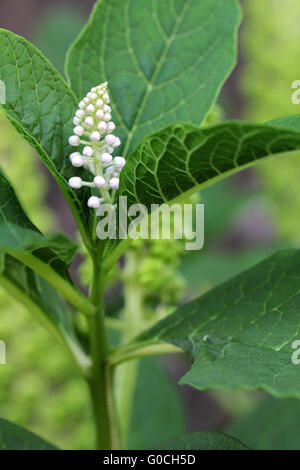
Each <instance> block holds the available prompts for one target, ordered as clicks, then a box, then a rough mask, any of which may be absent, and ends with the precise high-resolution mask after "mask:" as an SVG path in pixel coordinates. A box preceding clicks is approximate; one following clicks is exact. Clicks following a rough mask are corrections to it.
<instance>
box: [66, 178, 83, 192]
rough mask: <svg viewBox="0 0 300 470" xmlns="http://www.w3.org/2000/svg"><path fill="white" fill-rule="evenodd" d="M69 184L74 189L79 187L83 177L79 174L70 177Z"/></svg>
mask: <svg viewBox="0 0 300 470" xmlns="http://www.w3.org/2000/svg"><path fill="white" fill-rule="evenodd" d="M69 185H70V186H71V188H73V189H79V188H81V186H82V179H81V178H79V176H73V177H72V178H70V179H69Z"/></svg>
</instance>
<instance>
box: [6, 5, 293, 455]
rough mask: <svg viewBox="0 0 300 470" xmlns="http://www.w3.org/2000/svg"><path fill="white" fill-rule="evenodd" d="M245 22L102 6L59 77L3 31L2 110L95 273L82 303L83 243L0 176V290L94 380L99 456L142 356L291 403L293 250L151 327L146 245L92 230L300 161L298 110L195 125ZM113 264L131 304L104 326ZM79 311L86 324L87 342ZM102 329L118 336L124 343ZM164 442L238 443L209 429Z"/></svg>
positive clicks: (12, 432)
mask: <svg viewBox="0 0 300 470" xmlns="http://www.w3.org/2000/svg"><path fill="white" fill-rule="evenodd" d="M240 17H241V15H240V10H239V6H238V3H237V1H236V0H201V2H199V1H196V0H190V1H185V0H163V1H153V2H150V1H149V0H123V1H122V2H119V1H117V0H107V1H105V2H104V1H98V2H97V3H96V5H95V8H94V11H93V13H92V15H91V18H90V20H89V22H88V24H87V26H86V27H85V29H84V30H83V32H82V34H81V35H80V36H79V38H78V39H77V40H76V42H75V43H74V45H73V46H72V47H71V49H70V51H69V54H68V57H67V62H66V74H67V77H68V83H66V82H65V81H64V79H63V78H62V77H61V76H60V74H59V73H58V72H57V70H55V68H54V67H53V66H52V65H51V64H50V63H49V62H48V60H47V59H46V58H45V57H44V56H43V55H42V54H41V53H40V52H39V51H38V50H37V49H36V48H35V47H34V46H33V45H31V44H30V43H28V42H27V41H26V40H24V39H23V38H21V37H19V36H16V35H15V34H13V33H11V32H9V31H6V30H0V79H1V80H2V82H4V84H5V88H6V100H5V104H3V105H2V109H3V112H4V113H5V115H6V116H7V118H8V119H9V120H10V122H11V123H12V125H13V126H14V127H15V128H16V129H17V131H18V132H19V133H20V134H21V135H23V137H24V138H25V139H26V140H27V141H28V142H29V143H30V144H31V145H32V146H33V147H34V148H35V149H36V151H37V152H38V154H39V155H40V157H41V159H42V161H43V162H44V163H45V165H46V166H47V167H48V169H49V170H50V172H51V173H52V175H53V177H54V178H55V180H56V182H57V184H58V186H59V188H60V189H61V191H62V193H63V194H64V196H65V198H66V201H67V202H68V204H69V207H70V209H71V211H72V213H73V216H74V219H75V221H76V223H77V226H78V230H79V233H80V235H81V238H82V242H83V244H84V246H85V251H86V253H87V256H88V257H89V260H90V263H91V265H92V276H91V277H92V279H91V283H90V289H89V294H88V296H85V295H84V294H83V293H82V292H81V290H80V289H79V288H78V287H77V286H76V285H75V282H74V280H73V279H72V278H71V275H70V273H69V266H70V263H71V262H72V259H73V257H74V255H75V253H76V250H77V245H76V244H75V243H74V242H73V241H71V240H70V239H69V238H68V237H67V236H65V235H62V234H56V235H52V236H45V235H43V234H42V233H41V232H40V231H39V229H38V228H37V227H36V226H35V225H34V224H33V223H32V222H31V221H30V220H29V218H28V217H27V215H26V213H25V211H24V210H23V208H22V206H21V204H20V202H19V200H18V198H17V196H16V194H15V191H14V189H13V187H12V186H11V184H10V183H9V181H8V179H7V178H6V176H5V175H4V174H3V173H1V177H0V201H1V211H0V248H1V276H0V282H1V284H2V285H3V286H4V287H5V289H6V290H7V291H8V292H10V293H11V295H13V296H14V297H15V298H17V299H18V300H20V301H21V302H22V303H23V304H24V305H25V306H27V307H28V309H29V310H30V311H33V312H35V313H37V314H38V315H39V317H40V318H41V319H42V321H43V322H44V324H45V326H46V327H47V328H48V329H49V331H50V332H51V333H52V334H53V335H54V336H55V338H56V339H57V340H58V341H59V343H60V344H61V346H62V347H63V348H64V350H65V351H66V353H67V354H68V355H69V358H70V361H72V363H73V364H74V365H75V367H76V368H77V370H78V373H79V374H81V376H82V378H83V380H85V381H86V382H87V384H88V387H89V390H90V396H91V403H92V407H93V410H94V420H95V427H96V434H97V442H96V448H98V449H117V448H122V447H124V445H125V444H124V443H125V442H126V440H127V439H126V433H127V431H128V422H129V420H130V414H131V411H132V407H134V403H133V402H132V394H133V391H134V383H135V375H136V370H135V368H134V367H135V366H134V364H135V362H136V360H137V359H139V358H141V357H145V356H150V355H157V354H163V353H171V352H174V353H180V352H186V353H188V354H189V355H190V356H191V358H192V367H191V369H190V371H189V372H188V373H187V374H185V375H184V377H182V378H181V380H180V383H182V384H188V385H190V386H192V387H195V388H197V389H199V390H204V389H208V388H210V389H213V388H216V389H227V390H235V389H239V388H247V389H258V388H259V389H264V390H267V391H268V392H270V393H272V394H273V395H275V396H277V397H283V396H294V397H300V381H299V374H298V370H297V367H295V365H293V364H292V362H291V343H292V341H293V340H294V339H297V334H298V328H299V321H298V319H297V310H298V306H299V272H300V269H299V268H300V266H299V264H300V254H299V251H298V250H286V251H283V252H279V253H277V254H275V255H273V256H271V257H270V258H268V259H266V260H265V261H263V262H261V263H260V264H258V265H257V266H254V267H253V268H251V269H249V270H247V271H245V272H243V273H241V274H240V275H238V276H236V277H235V278H233V279H232V280H229V281H227V282H226V283H224V284H222V285H220V286H218V287H216V288H214V289H212V290H211V291H209V292H208V293H206V294H204V295H203V296H201V297H200V298H198V299H196V300H193V301H191V302H188V303H186V304H184V305H181V306H179V307H177V308H176V310H175V312H174V313H171V314H169V315H166V313H167V310H168V309H163V311H160V313H159V315H158V317H159V318H160V317H161V316H164V315H165V318H162V319H160V320H159V321H157V315H155V314H154V313H153V315H152V316H151V315H149V312H148V314H147V315H145V305H144V302H145V295H144V292H143V288H142V285H143V281H142V278H141V271H140V270H139V260H140V255H139V253H140V251H139V250H141V249H142V247H141V246H139V245H137V246H136V248H134V247H132V246H130V243H131V240H130V239H129V238H127V239H118V238H115V239H109V238H106V239H105V238H104V237H102V236H101V230H99V210H100V209H101V207H102V206H103V203H105V204H108V205H109V206H110V208H111V211H110V217H114V216H115V215H116V214H117V212H118V206H117V202H118V198H119V196H126V197H127V199H128V202H129V204H135V203H141V204H144V206H146V208H147V209H149V210H150V208H151V204H153V203H155V204H163V203H167V204H172V203H173V202H174V201H176V202H181V203H182V202H184V201H186V200H187V199H188V198H189V197H191V195H192V194H193V193H196V192H198V191H201V190H202V189H203V188H205V187H207V186H209V185H211V184H213V183H215V182H216V181H218V180H220V179H222V178H225V177H226V176H228V175H231V174H233V173H235V172H237V171H240V170H242V169H244V168H247V167H249V166H252V165H254V164H256V163H257V162H259V161H260V160H263V159H267V158H271V157H275V156H277V157H278V158H281V159H283V158H284V156H285V155H300V132H299V128H300V118H299V116H289V117H282V118H279V119H276V120H273V121H271V122H268V123H266V124H254V123H245V122H238V121H228V122H222V123H221V124H217V125H210V126H207V125H203V122H204V119H205V118H206V116H207V114H208V112H209V111H210V109H211V108H212V106H213V105H214V103H215V101H216V99H217V95H218V92H219V90H220V88H221V86H222V84H223V82H224V80H225V79H226V78H227V76H228V75H229V73H230V71H231V69H232V67H233V65H234V63H235V57H236V35H237V28H238V25H239V22H240ZM115 149H118V150H117V152H118V155H114V156H113V153H115V152H116V150H115ZM100 219H101V217H100ZM100 227H102V226H100ZM151 243H153V245H152V249H154V248H153V247H154V241H152V242H151ZM157 243H160V242H157ZM165 250H166V251H167V250H168V248H165ZM121 256H123V257H124V263H123V264H124V266H125V267H124V269H123V270H121V274H120V276H121V279H122V281H123V283H124V296H125V308H124V310H123V313H121V314H120V316H119V317H118V318H115V317H113V318H111V317H109V316H107V315H106V313H105V302H104V293H105V289H106V287H107V284H108V282H109V279H111V277H112V273H113V272H114V271H116V270H118V269H119V268H118V261H119V259H120V257H121ZM165 256H166V257H165V258H164V259H165V262H166V264H167V263H169V260H168V257H167V255H166V254H165ZM175 265H176V263H175ZM159 266H161V264H160V265H159ZM154 290H155V289H154ZM177 300H178V299H177ZM173 301H174V297H173V300H172V302H173ZM167 303H168V301H167ZM150 305H151V303H150ZM147 310H149V304H147ZM78 315H80V316H81V317H82V318H84V319H85V320H86V321H87V324H88V333H87V338H85V339H83V337H82V334H80V333H79V328H78V321H77V319H78ZM110 328H113V329H117V330H118V332H119V336H120V340H119V342H118V343H117V345H116V343H112V342H111V340H110V335H109V334H108V333H109V329H110ZM86 339H87V340H86ZM152 380H154V381H155V376H154V377H153V379H152ZM146 419H147V410H145V420H146ZM0 431H1V444H0V445H1V447H2V448H35V449H37V448H40V449H46V448H53V446H52V445H50V444H48V443H46V442H45V441H43V440H42V439H39V438H38V437H37V436H35V435H32V434H31V433H30V432H29V431H26V430H24V429H22V428H20V427H18V426H17V425H14V424H12V423H9V422H7V421H5V420H1V421H0ZM158 447H159V448H172V449H176V448H189V449H191V448H192V449H205V448H209V449H213V448H215V449H220V448H225V449H246V448H247V447H246V446H244V445H243V444H242V443H240V442H239V441H237V440H235V439H234V438H232V437H230V436H225V435H223V434H217V433H206V432H199V433H194V434H193V435H191V436H190V435H185V436H181V437H180V438H178V440H177V441H176V440H175V441H173V442H168V443H166V444H162V445H161V446H158Z"/></svg>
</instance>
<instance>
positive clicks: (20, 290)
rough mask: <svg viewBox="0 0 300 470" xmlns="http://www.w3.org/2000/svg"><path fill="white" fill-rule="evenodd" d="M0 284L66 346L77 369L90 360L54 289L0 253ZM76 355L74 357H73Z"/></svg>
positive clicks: (9, 257)
mask: <svg viewBox="0 0 300 470" xmlns="http://www.w3.org/2000/svg"><path fill="white" fill-rule="evenodd" d="M0 286H2V287H3V288H4V289H5V291H6V292H7V293H8V294H10V295H11V296H12V298H14V299H15V300H16V301H18V302H20V303H21V304H22V305H24V306H25V307H26V308H27V309H28V312H29V313H30V314H31V315H33V316H34V317H35V318H37V320H38V321H40V322H41V324H42V325H44V326H45V327H46V328H47V329H48V331H49V332H50V333H51V334H52V336H53V337H54V339H55V340H57V341H58V342H59V343H60V344H61V346H62V347H63V348H64V349H65V351H66V353H67V354H68V355H70V358H71V359H72V360H73V361H74V364H75V366H76V367H78V363H79V364H80V372H82V370H84V369H85V368H86V367H87V366H88V364H89V360H88V359H87V357H86V356H85V354H84V352H83V351H82V349H81V346H80V344H79V342H78V340H77V338H76V336H75V334H74V331H73V327H72V325H71V323H70V321H69V318H68V315H67V313H66V311H65V309H64V306H63V305H62V302H61V300H60V298H59V296H58V294H57V292H56V290H55V289H54V288H53V287H52V286H51V285H50V284H48V283H47V282H46V281H45V280H44V279H43V278H42V277H40V276H39V275H38V274H36V273H35V272H33V271H32V270H31V269H30V268H28V267H27V266H25V265H24V264H23V263H21V262H20V261H18V260H17V259H15V258H13V257H12V256H10V255H7V254H4V253H0ZM75 359H76V360H75Z"/></svg>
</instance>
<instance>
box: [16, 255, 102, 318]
mask: <svg viewBox="0 0 300 470" xmlns="http://www.w3.org/2000/svg"><path fill="white" fill-rule="evenodd" d="M9 254H10V255H11V256H13V257H14V258H16V259H17V260H19V261H21V262H22V263H24V264H25V265H26V266H28V267H29V268H31V269H32V270H33V271H35V272H36V273H38V274H39V275H40V276H41V277H43V278H44V279H45V280H46V281H47V282H49V284H51V286H53V287H54V288H55V289H56V290H57V291H58V292H59V293H60V294H61V295H62V296H63V297H64V298H65V299H67V300H68V301H69V302H70V304H72V305H73V306H74V307H75V308H76V309H77V310H79V311H80V312H81V313H83V314H85V315H86V316H93V315H94V313H95V308H94V306H93V305H92V304H91V303H90V302H89V301H88V299H87V298H86V297H85V296H84V295H83V294H82V293H81V292H80V291H79V290H78V289H76V288H75V287H74V286H73V285H72V284H71V283H70V282H68V281H67V280H65V279H64V278H63V277H61V276H60V275H59V274H57V272H56V271H54V269H52V268H51V266H49V265H48V264H46V263H44V262H43V261H42V260H40V259H39V258H37V257H36V256H34V255H32V254H31V253H29V252H25V251H22V252H12V253H9Z"/></svg>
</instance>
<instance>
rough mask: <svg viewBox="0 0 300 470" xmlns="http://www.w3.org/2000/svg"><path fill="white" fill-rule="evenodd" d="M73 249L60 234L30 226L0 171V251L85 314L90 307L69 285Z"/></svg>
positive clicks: (68, 241)
mask: <svg viewBox="0 0 300 470" xmlns="http://www.w3.org/2000/svg"><path fill="white" fill-rule="evenodd" d="M75 250H76V245H75V244H74V243H73V242H72V241H71V240H69V239H68V238H67V237H65V236H64V235H61V234H57V235H54V236H52V237H45V236H44V235H43V234H42V233H41V232H40V231H39V230H38V229H37V228H36V227H35V226H34V225H33V223H32V222H31V221H30V220H29V219H28V217H27V215H26V213H25V212H24V210H23V208H22V206H21V204H20V202H19V201H18V198H17V196H16V194H15V192H14V189H13V188H12V186H11V185H10V183H9V182H8V180H7V179H6V177H5V176H4V175H3V174H2V173H1V172H0V252H5V253H7V254H9V255H11V256H13V257H15V258H16V259H18V260H19V261H20V262H21V263H22V264H23V263H24V265H26V266H28V267H29V268H31V269H33V270H34V271H35V272H37V273H38V274H40V275H41V276H42V277H44V278H45V279H46V280H47V281H48V282H49V283H50V284H51V285H53V286H54V287H55V288H56V289H57V290H58V291H59V292H61V293H62V294H63V295H64V297H65V298H66V299H68V300H69V301H70V302H71V303H72V304H73V305H74V306H75V307H76V308H78V310H80V311H82V312H83V313H87V314H89V313H91V310H93V308H92V306H91V305H90V304H89V303H88V302H87V299H86V298H85V297H84V296H83V295H82V294H81V293H80V292H79V291H78V289H76V287H75V286H74V285H73V282H72V279H71V277H70V275H69V272H68V266H69V264H70V262H71V260H72V258H73V256H74V253H75ZM24 292H25V293H26V292H27V289H25V291H24Z"/></svg>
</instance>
